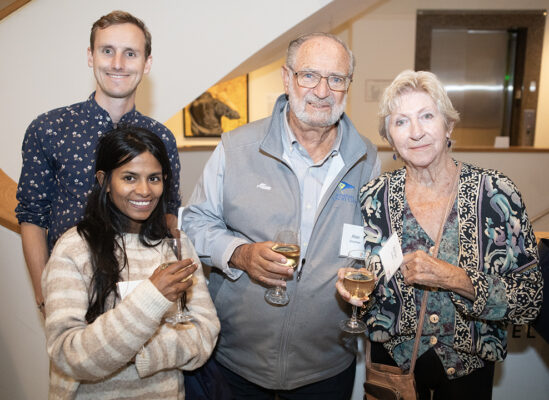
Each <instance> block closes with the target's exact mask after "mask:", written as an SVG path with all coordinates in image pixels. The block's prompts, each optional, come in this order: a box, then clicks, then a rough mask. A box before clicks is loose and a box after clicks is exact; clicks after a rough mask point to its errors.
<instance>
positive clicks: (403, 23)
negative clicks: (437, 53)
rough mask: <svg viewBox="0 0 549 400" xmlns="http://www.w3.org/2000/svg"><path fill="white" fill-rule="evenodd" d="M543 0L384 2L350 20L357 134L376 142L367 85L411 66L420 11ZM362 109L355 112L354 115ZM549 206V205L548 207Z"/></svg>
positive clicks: (547, 143)
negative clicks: (367, 98) (358, 132)
mask: <svg viewBox="0 0 549 400" xmlns="http://www.w3.org/2000/svg"><path fill="white" fill-rule="evenodd" d="M548 7H549V1H547V0H523V1H520V2H518V1H516V0H482V1H478V0H461V1H459V2H456V1H455V0H388V1H384V2H381V3H380V4H379V6H377V7H373V8H372V9H370V10H369V12H366V13H364V14H363V15H361V16H360V17H358V18H355V19H353V20H352V22H351V28H350V29H351V38H352V41H351V47H352V49H353V52H354V53H355V55H356V58H357V68H356V72H355V77H354V80H353V85H352V89H351V90H352V93H351V97H350V107H351V115H352V118H353V121H354V122H355V124H356V125H357V126H358V127H359V128H360V131H361V132H362V133H363V134H364V135H365V136H366V137H368V138H370V139H371V140H372V141H373V142H374V143H376V144H383V142H382V141H381V138H380V137H379V135H378V134H377V118H376V112H377V103H375V102H367V101H366V100H365V93H366V81H367V80H380V81H387V82H390V81H391V80H392V79H393V78H394V77H395V76H396V75H397V74H398V73H399V72H400V71H402V70H404V69H413V68H414V57H415V42H416V11H417V10H418V9H453V10H455V9H470V10H477V9H487V10H489V9H499V10H505V9H537V10H539V9H547V8H548ZM538 90H539V91H540V93H539V98H538V108H537V121H536V138H535V146H536V147H549V114H548V113H547V112H545V110H547V109H548V108H549V19H547V20H546V25H545V40H544V45H543V59H542V66H541V75H540V82H539V89H538ZM357 110H360V111H359V112H356V111H357ZM548 206H549V205H548Z"/></svg>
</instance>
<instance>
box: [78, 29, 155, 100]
mask: <svg viewBox="0 0 549 400" xmlns="http://www.w3.org/2000/svg"><path fill="white" fill-rule="evenodd" d="M151 63H152V56H149V57H146V56H145V35H144V34H143V31H142V30H141V29H140V28H139V27H138V26H136V25H134V24H131V23H124V24H116V25H111V26H109V27H107V28H104V29H98V30H97V32H96V34H95V43H94V48H93V52H92V50H91V49H89V48H88V65H89V66H90V67H92V68H93V73H94V75H95V79H96V81H97V88H96V94H95V98H96V101H97V102H98V103H99V104H100V105H101V106H102V107H105V105H106V104H108V103H109V101H110V100H112V99H124V100H127V101H128V102H130V103H131V105H132V106H133V103H134V101H135V91H136V89H137V86H138V85H139V82H141V78H142V77H143V74H147V73H149V71H150V68H151Z"/></svg>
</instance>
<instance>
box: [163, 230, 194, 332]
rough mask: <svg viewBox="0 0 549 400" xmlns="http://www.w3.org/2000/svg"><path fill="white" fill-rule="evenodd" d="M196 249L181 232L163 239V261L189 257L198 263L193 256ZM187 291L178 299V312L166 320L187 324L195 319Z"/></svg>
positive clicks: (190, 277)
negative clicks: (174, 236) (190, 308)
mask: <svg viewBox="0 0 549 400" xmlns="http://www.w3.org/2000/svg"><path fill="white" fill-rule="evenodd" d="M193 257H194V251H193V247H192V244H191V241H190V240H189V238H188V237H187V236H186V235H185V234H183V233H182V234H181V237H178V238H167V239H162V262H163V263H167V264H170V263H173V262H174V261H177V260H179V261H181V260H185V259H187V258H191V259H193V263H194V264H196V263H197V261H196V260H195V259H194V258H193ZM192 277H193V276H192V275H189V276H188V277H186V278H185V279H184V280H187V279H192ZM186 302H187V292H183V295H182V296H181V297H180V298H179V299H178V300H177V301H176V303H177V312H175V313H173V314H171V315H168V316H167V317H166V322H168V323H169V324H172V325H176V324H187V323H189V322H191V321H192V320H193V317H192V315H191V313H190V312H189V310H188V309H187V305H186Z"/></svg>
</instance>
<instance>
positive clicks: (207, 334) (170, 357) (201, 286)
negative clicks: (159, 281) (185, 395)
mask: <svg viewBox="0 0 549 400" xmlns="http://www.w3.org/2000/svg"><path fill="white" fill-rule="evenodd" d="M187 308H188V309H189V311H190V312H191V314H192V317H193V321H192V322H191V323H190V324H180V325H177V326H172V325H167V324H164V325H162V326H161V327H160V329H159V330H158V331H157V332H156V333H155V334H154V335H153V337H152V338H151V339H150V340H149V341H148V342H147V343H146V344H145V346H144V347H143V349H142V350H141V351H140V352H139V353H138V354H137V357H136V358H135V365H136V367H137V372H138V373H139V376H141V377H145V376H148V375H151V374H153V373H155V372H156V371H160V370H163V369H167V368H174V367H176V368H180V369H183V370H193V369H196V368H198V367H200V366H201V365H202V364H204V363H205V362H206V361H207V360H208V358H209V356H210V355H211V353H212V351H213V348H214V346H215V344H216V341H217V335H218V333H219V320H218V318H217V314H216V311H215V307H214V305H213V302H212V300H211V298H210V294H209V292H208V288H207V286H206V279H205V277H204V273H203V271H202V267H201V266H199V268H198V269H197V270H196V271H195V272H194V274H193V286H192V287H191V289H190V290H188V291H187Z"/></svg>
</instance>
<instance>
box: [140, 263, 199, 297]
mask: <svg viewBox="0 0 549 400" xmlns="http://www.w3.org/2000/svg"><path fill="white" fill-rule="evenodd" d="M197 268H198V265H196V264H194V263H193V260H192V259H191V258H187V259H185V260H181V261H174V262H173V263H171V264H162V265H161V266H159V267H158V268H157V269H155V270H154V272H153V274H152V275H151V276H150V278H149V279H150V281H151V282H152V283H153V285H154V286H156V288H157V289H158V290H159V291H160V293H162V294H163V295H164V297H165V298H167V299H168V300H170V301H172V302H173V301H176V300H177V299H179V298H180V297H181V296H182V295H183V292H185V291H186V290H187V289H189V288H190V287H191V286H192V284H193V280H192V279H190V278H192V274H193V272H194V271H196V269H197Z"/></svg>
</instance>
